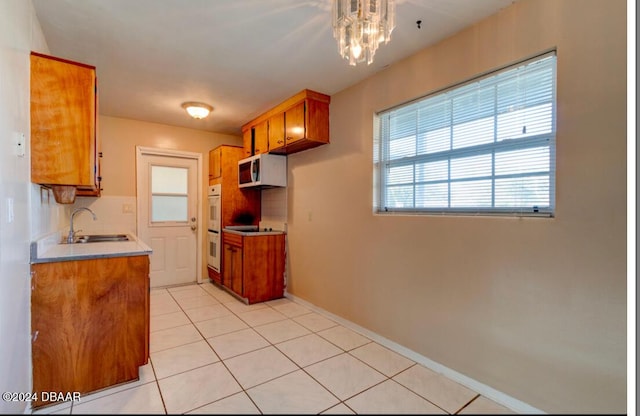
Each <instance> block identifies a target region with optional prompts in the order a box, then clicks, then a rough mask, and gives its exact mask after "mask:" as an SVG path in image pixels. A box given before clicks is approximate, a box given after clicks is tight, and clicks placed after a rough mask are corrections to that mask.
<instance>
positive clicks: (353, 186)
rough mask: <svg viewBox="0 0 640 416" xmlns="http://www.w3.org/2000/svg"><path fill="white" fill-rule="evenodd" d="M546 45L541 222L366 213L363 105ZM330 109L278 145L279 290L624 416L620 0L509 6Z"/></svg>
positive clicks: (546, 0)
mask: <svg viewBox="0 0 640 416" xmlns="http://www.w3.org/2000/svg"><path fill="white" fill-rule="evenodd" d="M398 7H402V6H401V5H399V6H398ZM392 42H393V40H392ZM391 45H392V43H391ZM383 47H389V46H383ZM551 48H557V56H558V59H557V63H558V64H557V68H558V72H557V79H558V89H557V104H558V106H557V191H556V197H557V212H556V214H557V215H556V217H555V218H552V219H540V218H522V219H513V218H488V217H437V216H378V215H374V214H373V213H372V195H373V194H372V169H373V167H372V158H373V154H372V134H373V133H372V128H373V126H372V125H373V114H374V112H375V111H379V110H382V109H385V108H388V107H390V106H394V105H397V104H399V103H402V102H405V101H407V100H410V99H413V98H415V97H418V96H421V95H425V94H428V93H429V92H431V91H435V90H438V89H441V88H443V87H445V86H449V85H452V84H455V83H457V82H460V81H463V80H466V79H469V78H471V77H473V76H475V75H477V74H479V73H483V72H485V71H488V70H491V69H494V68H497V67H501V66H503V65H506V64H509V63H513V62H516V61H519V60H521V59H523V58H527V57H530V56H532V55H535V54H538V53H540V52H544V51H547V50H549V49H551ZM330 112H331V119H330V122H331V144H329V145H327V146H322V147H320V148H317V149H313V150H310V151H305V152H301V153H298V154H294V155H290V156H289V168H290V171H289V181H290V182H289V188H288V226H289V267H290V269H289V277H288V279H289V280H288V288H287V290H288V292H290V293H292V294H293V295H295V296H298V297H300V298H302V299H304V300H307V301H309V302H311V303H313V304H315V305H317V306H319V307H321V308H324V309H326V310H327V311H329V312H332V313H334V314H336V315H339V316H341V317H344V318H346V319H348V320H351V321H353V322H354V323H356V324H358V325H360V326H362V327H364V328H366V329H369V330H371V331H374V332H375V333H378V334H380V335H381V336H383V337H386V338H388V339H389V340H392V341H394V342H397V343H399V344H401V345H403V346H405V347H407V348H409V349H411V350H413V351H415V352H417V353H418V354H421V355H423V356H425V357H427V358H429V359H431V360H433V361H435V362H437V363H440V364H442V365H444V366H446V367H448V368H450V369H453V370H455V371H457V372H459V373H462V374H464V375H466V376H468V377H470V378H472V379H474V380H477V381H479V382H481V383H484V384H486V385H488V386H490V387H492V388H494V389H497V390H498V391H502V392H504V393H506V394H507V395H510V396H512V397H514V398H516V399H519V400H521V401H523V402H525V403H528V404H529V405H531V406H534V407H536V408H538V409H541V410H543V411H546V412H552V413H556V412H577V413H581V412H617V413H624V412H625V411H626V346H627V338H626V312H627V305H626V283H627V281H626V279H627V275H626V206H627V200H626V140H627V137H626V134H627V133H626V112H627V110H626V3H625V2H624V1H622V0H612V1H601V0H589V1H587V0H522V1H519V2H517V3H515V4H514V5H512V6H510V7H508V8H506V9H504V10H503V11H501V12H500V13H498V14H497V15H494V16H492V17H490V18H488V19H486V20H484V21H482V22H481V23H479V24H477V25H474V26H472V27H470V28H468V29H466V30H464V31H462V32H460V33H458V34H456V35H454V36H453V37H451V38H449V39H446V40H444V41H442V42H440V43H439V44H437V45H435V46H433V47H430V48H428V49H426V50H423V51H421V52H420V53H418V54H416V55H415V56H413V57H411V58H409V59H407V60H405V61H403V62H400V63H398V64H395V65H392V66H390V67H389V68H387V69H386V70H384V71H382V72H380V73H378V74H377V75H375V76H373V77H371V78H369V79H367V80H365V81H364V82H362V83H360V84H358V85H355V86H353V87H351V88H349V89H347V90H344V91H342V92H340V93H338V94H336V95H334V96H332V101H331V108H330Z"/></svg>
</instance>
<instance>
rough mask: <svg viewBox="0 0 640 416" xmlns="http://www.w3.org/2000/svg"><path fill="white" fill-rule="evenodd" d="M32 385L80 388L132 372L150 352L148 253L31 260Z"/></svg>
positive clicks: (122, 379)
mask: <svg viewBox="0 0 640 416" xmlns="http://www.w3.org/2000/svg"><path fill="white" fill-rule="evenodd" d="M31 270H32V292H31V332H32V359H33V391H34V392H36V393H38V400H37V401H35V402H32V406H33V407H34V408H35V407H40V406H43V405H47V404H51V403H48V402H44V401H42V400H41V399H42V396H41V395H40V393H41V392H62V393H67V392H68V393H74V392H79V393H81V394H85V393H89V392H92V391H95V390H99V389H103V388H105V387H109V386H113V385H116V384H120V383H124V382H127V381H133V380H136V379H138V367H140V366H142V365H144V364H146V363H147V362H148V357H149V256H148V255H141V256H130V257H112V258H99V259H87V260H76V261H64V262H53V263H40V264H33V265H32V266H31Z"/></svg>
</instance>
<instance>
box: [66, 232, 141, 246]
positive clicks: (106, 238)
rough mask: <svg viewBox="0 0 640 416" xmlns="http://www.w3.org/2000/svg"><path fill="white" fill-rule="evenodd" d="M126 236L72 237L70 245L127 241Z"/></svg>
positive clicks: (97, 235) (90, 235) (95, 235)
mask: <svg viewBox="0 0 640 416" xmlns="http://www.w3.org/2000/svg"><path fill="white" fill-rule="evenodd" d="M129 240H130V238H129V236H128V235H127V234H88V235H79V236H77V237H74V239H73V243H72V244H84V243H103V242H107V241H129ZM63 242H64V243H66V239H65V241H63Z"/></svg>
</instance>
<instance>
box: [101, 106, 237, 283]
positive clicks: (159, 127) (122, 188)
mask: <svg viewBox="0 0 640 416" xmlns="http://www.w3.org/2000/svg"><path fill="white" fill-rule="evenodd" d="M185 117H187V115H186V113H185ZM98 132H99V134H100V140H101V142H102V152H103V155H104V157H103V158H102V165H101V168H102V177H103V182H102V187H103V188H104V190H103V192H102V195H103V196H104V197H106V199H105V201H106V200H109V197H135V196H136V146H145V147H155V148H161V149H173V150H182V151H188V152H196V153H200V154H202V163H203V167H202V175H203V176H202V192H201V197H200V205H201V207H202V213H203V215H204V213H205V212H206V203H207V199H206V193H207V186H208V185H209V150H211V149H213V148H215V147H217V146H219V145H221V144H232V145H237V146H242V138H241V137H240V136H233V135H227V134H220V133H211V132H205V131H200V130H194V129H187V128H183V127H173V126H168V125H164V124H156V123H147V122H142V121H137V120H130V119H123V118H116V117H107V116H100V119H99V122H98ZM96 202H99V201H96ZM204 223H205V222H204V218H203V219H201V224H204ZM204 235H206V233H203V236H204ZM201 246H202V266H201V267H202V277H203V279H206V278H207V271H206V263H207V258H206V251H205V250H206V241H205V239H204V238H203V241H202V242H201Z"/></svg>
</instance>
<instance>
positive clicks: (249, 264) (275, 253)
mask: <svg viewBox="0 0 640 416" xmlns="http://www.w3.org/2000/svg"><path fill="white" fill-rule="evenodd" d="M243 249H244V261H243V270H244V274H243V277H244V297H246V298H247V299H248V300H249V303H255V302H263V301H266V300H270V299H277V298H281V297H282V296H283V294H284V268H285V252H284V250H285V236H284V235H264V236H257V237H246V238H245V239H244V247H243Z"/></svg>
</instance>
